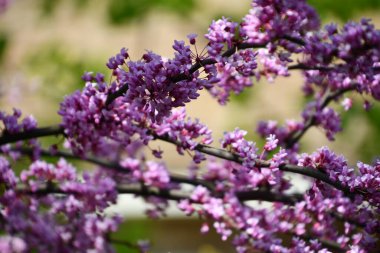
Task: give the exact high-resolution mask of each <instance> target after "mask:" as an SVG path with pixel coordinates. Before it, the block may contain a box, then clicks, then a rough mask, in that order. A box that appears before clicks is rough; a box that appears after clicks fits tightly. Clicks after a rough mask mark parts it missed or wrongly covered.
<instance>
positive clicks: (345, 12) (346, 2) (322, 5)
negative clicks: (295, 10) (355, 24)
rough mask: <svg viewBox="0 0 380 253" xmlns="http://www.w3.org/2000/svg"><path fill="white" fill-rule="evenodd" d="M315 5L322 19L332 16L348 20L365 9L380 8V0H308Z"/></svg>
mask: <svg viewBox="0 0 380 253" xmlns="http://www.w3.org/2000/svg"><path fill="white" fill-rule="evenodd" d="M307 2H308V3H309V4H310V5H312V6H314V7H315V8H316V10H317V12H318V13H319V14H320V15H321V17H322V19H324V18H326V17H330V16H334V17H337V18H339V19H340V20H341V21H347V20H349V19H351V18H352V17H353V16H355V15H358V14H360V13H361V12H363V11H368V10H372V11H373V10H376V9H379V8H380V0H360V1H358V0H335V1H331V0H308V1H307Z"/></svg>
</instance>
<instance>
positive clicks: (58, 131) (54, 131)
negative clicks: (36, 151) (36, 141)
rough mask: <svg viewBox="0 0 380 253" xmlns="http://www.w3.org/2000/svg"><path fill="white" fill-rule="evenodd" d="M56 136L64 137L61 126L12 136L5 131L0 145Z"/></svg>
mask: <svg viewBox="0 0 380 253" xmlns="http://www.w3.org/2000/svg"><path fill="white" fill-rule="evenodd" d="M54 135H64V131H63V128H62V127H61V126H59V125H56V126H49V127H42V128H36V129H33V130H29V131H23V132H20V133H16V134H10V133H7V132H4V131H3V134H2V136H1V137H0V145H4V144H7V143H12V142H17V141H21V140H29V139H33V138H38V137H45V136H54Z"/></svg>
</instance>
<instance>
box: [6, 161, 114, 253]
mask: <svg viewBox="0 0 380 253" xmlns="http://www.w3.org/2000/svg"><path fill="white" fill-rule="evenodd" d="M1 170H2V177H1V180H0V184H1V185H3V184H4V183H5V186H6V187H5V192H2V193H1V195H0V207H1V216H0V217H1V220H2V222H1V225H0V229H1V230H3V231H6V232H7V233H10V234H12V235H14V237H1V239H0V249H1V250H2V252H20V253H21V252H29V251H38V252H83V250H85V251H92V252H113V249H112V247H111V246H110V243H109V242H108V241H107V236H108V235H109V233H111V232H114V231H116V230H117V228H118V225H119V223H120V221H121V220H120V218H119V217H118V216H114V217H105V216H104V213H102V212H103V210H104V208H106V207H108V206H109V205H110V204H111V203H114V202H115V201H116V197H117V192H116V189H115V186H116V185H115V183H114V182H113V180H112V179H111V178H109V177H107V176H105V175H104V173H98V174H96V173H95V174H93V175H89V174H86V173H85V174H84V175H83V179H82V180H83V182H80V181H82V180H81V179H79V178H78V175H77V174H76V171H75V169H74V168H73V166H72V165H70V164H69V163H67V162H66V161H65V160H63V159H61V160H60V161H59V162H58V163H57V165H53V164H49V163H46V162H43V161H35V162H33V163H32V164H31V165H30V167H29V169H28V170H23V171H22V173H21V175H20V178H17V177H16V176H15V175H14V174H13V171H12V170H10V166H9V163H8V162H7V160H6V159H5V158H3V157H1ZM101 174H103V176H102V175H101ZM18 181H19V182H22V183H24V187H22V188H20V186H19V185H16V182H18ZM50 191H51V193H53V194H50ZM54 193H57V194H58V195H54ZM95 212H97V213H98V214H95Z"/></svg>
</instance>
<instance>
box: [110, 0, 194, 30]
mask: <svg viewBox="0 0 380 253" xmlns="http://www.w3.org/2000/svg"><path fill="white" fill-rule="evenodd" d="M194 7H195V1H194V0H139V1H136V0H111V1H110V2H109V5H108V12H107V14H108V19H109V20H110V22H111V24H114V25H118V24H122V23H127V22H130V21H133V20H140V19H141V18H144V17H146V15H147V14H148V13H149V12H150V11H152V10H153V9H156V8H161V9H164V10H169V11H171V12H174V13H176V14H178V15H179V16H181V17H187V16H188V15H189V13H191V11H192V10H193V9H194Z"/></svg>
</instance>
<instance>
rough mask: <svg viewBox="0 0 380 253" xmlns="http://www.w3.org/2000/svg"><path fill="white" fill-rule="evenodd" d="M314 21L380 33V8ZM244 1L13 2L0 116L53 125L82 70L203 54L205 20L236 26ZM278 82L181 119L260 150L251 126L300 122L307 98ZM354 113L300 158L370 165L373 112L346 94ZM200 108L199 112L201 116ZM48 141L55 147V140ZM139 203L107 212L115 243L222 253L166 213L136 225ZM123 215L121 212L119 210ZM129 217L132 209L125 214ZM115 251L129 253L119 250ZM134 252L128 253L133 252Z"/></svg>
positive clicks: (210, 238)
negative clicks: (182, 45) (363, 25)
mask: <svg viewBox="0 0 380 253" xmlns="http://www.w3.org/2000/svg"><path fill="white" fill-rule="evenodd" d="M309 3H310V4H312V5H313V6H315V7H316V8H317V10H318V11H319V13H320V14H321V16H322V21H323V23H329V22H332V21H333V22H336V23H339V24H342V23H344V22H346V21H348V20H356V21H357V20H359V19H360V18H361V17H369V18H372V19H373V20H374V22H375V23H376V24H377V25H378V26H380V15H378V14H379V9H380V0H361V1H357V0H335V1H330V0H310V1H309ZM249 6H250V1H235V2H232V1H220V0H219V1H217V0H203V1H201V0H138V1H137V0H110V1H101V0H92V1H89V0H66V1H63V0H34V1H28V0H14V1H12V3H11V5H10V6H9V7H8V10H6V11H5V12H4V13H2V14H0V103H1V109H2V110H6V111H10V110H11V108H12V107H17V108H20V109H22V111H23V112H24V114H33V115H34V116H35V117H36V118H37V119H38V121H39V125H41V126H43V125H48V124H56V123H58V122H59V121H60V119H59V117H58V116H57V114H56V112H57V110H58V108H59V103H60V101H62V99H63V97H64V96H65V94H69V93H71V92H73V91H74V90H76V89H81V88H82V87H83V82H82V81H81V79H80V78H81V75H82V74H83V72H85V71H93V72H102V73H104V74H105V75H106V77H107V78H109V76H110V71H108V70H107V69H106V67H105V63H106V61H107V60H108V58H109V57H110V56H112V55H114V54H115V53H117V52H118V51H119V50H120V48H121V47H127V48H129V52H130V54H131V57H132V59H139V57H140V56H141V54H142V53H144V51H145V50H152V51H154V52H156V53H159V54H162V55H163V56H166V57H171V56H172V54H173V52H172V49H171V45H172V42H173V40H175V39H177V40H186V35H187V34H189V33H197V34H199V35H200V36H199V38H200V39H199V43H198V49H199V48H203V47H204V46H205V43H206V42H205V41H204V40H203V36H202V34H204V33H205V32H206V31H207V27H208V25H209V23H210V22H211V20H212V19H215V18H218V17H221V16H228V17H233V19H234V20H236V21H238V20H240V18H241V17H243V16H244V15H245V14H246V12H247V10H248V7H249ZM292 74H293V75H292V78H286V79H284V78H279V79H278V80H276V81H275V83H274V84H267V83H265V82H264V81H262V82H260V83H257V84H255V87H254V88H253V89H250V90H247V91H246V92H245V93H243V94H241V95H239V96H233V98H232V102H231V103H230V104H229V105H228V106H226V107H220V106H219V105H218V104H217V103H216V101H214V100H213V99H212V98H210V96H209V95H208V94H206V93H204V94H202V96H201V98H200V99H199V100H197V101H195V102H194V103H191V104H189V105H188V106H187V110H188V113H189V115H191V116H192V117H197V118H200V120H201V121H202V122H204V123H206V124H207V125H208V126H209V127H210V128H211V129H212V130H213V133H214V138H215V140H218V139H219V138H220V136H221V135H222V134H223V132H224V131H226V130H227V131H229V130H232V129H234V128H235V127H236V126H239V127H240V128H243V129H247V130H248V131H249V132H250V137H251V138H252V139H254V140H255V141H257V142H258V143H259V144H260V145H262V141H261V140H259V139H258V137H257V135H256V134H255V133H254V129H255V126H256V123H257V121H258V120H262V119H263V120H269V119H276V120H278V121H279V122H280V123H283V122H284V120H285V119H287V118H294V119H299V113H300V110H301V108H302V105H303V104H304V103H305V100H304V99H302V97H301V92H300V89H299V88H300V86H301V83H302V77H301V75H300V74H299V73H297V72H294V73H292ZM353 99H354V100H355V102H356V105H355V106H354V108H353V110H352V111H350V112H349V113H346V114H344V117H343V122H344V127H345V132H344V133H341V134H338V136H337V141H336V142H334V143H329V142H328V141H327V140H326V138H325V137H324V135H323V133H322V131H320V130H319V129H312V130H311V131H310V132H308V133H307V135H306V136H305V138H304V139H303V141H302V148H303V151H305V152H311V151H313V150H315V149H316V148H318V147H320V146H323V145H329V146H331V147H332V149H333V150H335V151H336V152H337V153H342V154H344V155H345V156H346V157H348V159H349V162H350V163H352V164H354V163H355V161H357V160H362V161H365V162H371V161H372V160H373V159H374V158H376V155H378V154H379V150H380V107H379V106H378V105H377V104H375V106H374V108H373V109H372V110H371V111H370V112H368V113H365V112H364V111H363V109H362V108H361V107H362V106H361V104H362V102H363V98H362V97H360V96H354V97H353ZM205 108H206V109H205ZM53 141H54V140H53ZM157 145H159V146H160V147H162V148H163V149H165V150H166V152H165V156H164V158H165V159H166V160H167V161H168V164H169V166H170V167H171V168H172V169H173V171H176V172H177V173H181V172H182V173H184V172H183V171H184V170H183V169H184V168H185V167H186V166H187V162H188V161H189V159H188V158H181V159H178V156H177V155H176V153H175V149H174V148H173V147H171V146H167V145H165V144H162V143H159V144H157ZM141 205H142V204H141V203H140V204H138V203H136V202H133V201H132V200H131V199H123V200H121V201H120V202H119V205H118V206H117V207H115V209H114V210H116V211H120V210H122V211H123V213H125V214H126V216H127V222H126V223H125V224H124V225H123V227H122V229H121V230H120V231H119V232H118V233H117V234H115V235H114V236H115V238H119V239H123V238H127V239H129V240H130V241H135V240H137V239H141V238H146V239H152V243H153V246H154V248H153V250H152V252H180V253H185V252H199V253H205V252H209V253H213V252H230V251H232V249H231V248H229V246H228V245H229V244H227V243H222V242H220V239H219V238H218V236H217V235H215V234H213V233H210V234H209V235H207V236H206V237H205V236H201V235H200V233H199V227H200V222H199V221H197V220H192V219H188V218H184V217H182V216H180V215H179V214H178V212H176V211H172V212H171V214H172V217H174V218H172V219H169V218H168V219H164V220H160V221H147V220H145V219H142V217H143V216H142V215H141V214H142V212H143V209H142V208H141V207H140V206H141ZM124 209H125V211H124ZM129 209H132V211H127V210H129ZM117 250H118V252H128V249H126V248H123V246H117ZM131 252H133V251H131Z"/></svg>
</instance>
